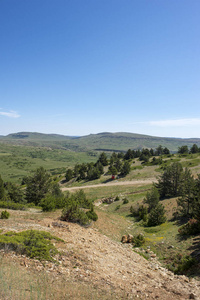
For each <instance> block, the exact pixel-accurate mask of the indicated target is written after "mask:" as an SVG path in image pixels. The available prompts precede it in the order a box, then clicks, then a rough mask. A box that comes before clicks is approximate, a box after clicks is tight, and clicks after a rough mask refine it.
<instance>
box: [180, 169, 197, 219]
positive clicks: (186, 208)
mask: <svg viewBox="0 0 200 300" xmlns="http://www.w3.org/2000/svg"><path fill="white" fill-rule="evenodd" d="M182 180H183V183H182V185H181V190H180V191H181V197H180V198H179V199H178V200H177V204H178V208H179V213H180V214H181V216H187V217H189V216H192V215H193V203H194V193H195V180H194V177H193V176H192V173H191V171H190V170H189V169H187V168H186V169H185V171H184V173H183V175H182Z"/></svg>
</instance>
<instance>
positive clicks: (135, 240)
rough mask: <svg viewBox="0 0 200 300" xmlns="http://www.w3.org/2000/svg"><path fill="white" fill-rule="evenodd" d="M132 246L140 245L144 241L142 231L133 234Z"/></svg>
mask: <svg viewBox="0 0 200 300" xmlns="http://www.w3.org/2000/svg"><path fill="white" fill-rule="evenodd" d="M132 243H133V247H141V246H142V245H143V244H144V243H145V238H144V235H143V234H142V233H139V234H138V235H136V236H134V237H133V239H132Z"/></svg>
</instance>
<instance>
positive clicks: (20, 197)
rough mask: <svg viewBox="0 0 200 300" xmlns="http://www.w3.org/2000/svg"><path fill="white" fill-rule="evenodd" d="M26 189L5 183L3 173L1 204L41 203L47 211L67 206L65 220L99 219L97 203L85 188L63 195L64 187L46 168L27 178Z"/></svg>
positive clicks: (23, 206) (19, 206)
mask: <svg viewBox="0 0 200 300" xmlns="http://www.w3.org/2000/svg"><path fill="white" fill-rule="evenodd" d="M23 184H24V185H25V188H21V187H20V186H17V185H16V184H13V183H10V182H3V180H2V178H1V176H0V207H3V208H12V209H26V208H27V207H29V206H33V205H35V206H40V207H42V210H43V211H53V210H55V209H63V210H62V215H61V219H62V220H65V221H69V222H78V223H80V224H81V225H86V224H89V223H90V222H91V220H93V221H96V220H97V219H98V216H97V214H96V213H95V211H94V204H93V203H92V201H90V200H88V199H87V198H86V195H85V194H84V192H83V191H82V190H80V191H78V192H76V193H73V194H70V193H69V192H68V193H65V194H63V193H62V191H61V189H60V186H59V184H58V183H57V182H55V181H54V180H53V179H52V176H51V174H50V173H48V172H47V171H46V170H45V169H44V168H43V167H40V168H38V169H37V170H36V171H35V172H34V173H33V174H32V175H31V176H27V177H25V178H24V179H23Z"/></svg>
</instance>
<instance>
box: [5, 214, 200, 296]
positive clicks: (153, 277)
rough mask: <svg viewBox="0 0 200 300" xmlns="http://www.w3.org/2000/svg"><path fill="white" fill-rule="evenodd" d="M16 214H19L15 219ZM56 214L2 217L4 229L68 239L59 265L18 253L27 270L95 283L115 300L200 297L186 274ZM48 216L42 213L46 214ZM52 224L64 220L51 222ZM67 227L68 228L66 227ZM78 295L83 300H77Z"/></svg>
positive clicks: (199, 288)
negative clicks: (47, 233) (46, 272)
mask: <svg viewBox="0 0 200 300" xmlns="http://www.w3.org/2000/svg"><path fill="white" fill-rule="evenodd" d="M12 214H13V215H14V216H15V218H13V219H12ZM58 215H59V214H58V213H54V214H52V215H51V214H49V216H50V217H45V218H41V217H39V213H38V212H34V211H31V212H13V213H12V211H11V218H10V219H9V220H0V227H1V228H2V229H3V230H4V231H7V230H16V231H20V230H26V229H31V228H32V229H39V230H46V231H49V232H50V233H52V234H54V235H56V236H58V237H60V238H62V239H64V241H65V242H66V243H65V244H63V243H59V244H58V247H59V250H61V251H63V254H62V255H61V257H60V258H59V262H60V264H59V265H58V266H56V265H55V266H52V263H47V264H46V266H43V265H42V264H41V263H40V262H36V261H34V264H33V263H32V260H31V259H28V258H25V257H19V259H20V260H21V261H23V263H24V268H34V269H35V270H38V273H39V272H40V270H41V268H42V269H44V270H47V271H48V272H49V270H50V271H51V272H52V276H53V274H54V273H55V274H60V276H62V277H63V278H66V280H69V278H70V280H71V281H72V282H73V281H74V282H77V281H82V282H85V283H87V284H88V286H89V285H90V284H92V285H93V286H96V287H97V288H98V289H99V290H104V291H108V292H110V291H112V293H114V294H115V295H116V297H115V299H119V298H120V297H121V299H137V298H138V299H161V300H165V299H167V300H169V299H170V300H171V299H172V300H173V299H174V300H179V299H200V282H198V281H196V280H194V279H191V280H189V279H188V278H187V277H185V276H176V275H174V274H173V273H171V272H169V271H168V270H166V269H164V268H162V267H161V265H160V264H159V263H158V261H157V260H156V259H155V258H154V259H153V258H152V260H151V261H147V260H146V259H144V258H143V257H142V256H140V255H139V254H137V253H135V252H134V251H133V249H132V247H131V246H130V245H129V244H126V245H125V244H124V245H123V244H121V243H120V241H118V242H116V241H113V240H111V239H110V238H108V237H107V236H105V235H103V234H101V233H100V232H99V231H98V230H97V229H96V228H95V227H94V225H92V226H91V227H89V228H84V227H81V226H79V225H77V224H72V223H67V222H61V221H59V220H58ZM43 216H44V214H43ZM53 222H57V223H59V224H63V226H64V227H63V228H62V227H58V226H52V223H53ZM66 225H68V226H66ZM79 299H80V298H79Z"/></svg>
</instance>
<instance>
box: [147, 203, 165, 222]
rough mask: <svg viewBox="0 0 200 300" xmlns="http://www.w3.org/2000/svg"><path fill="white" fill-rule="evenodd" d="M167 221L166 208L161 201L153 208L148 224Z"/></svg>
mask: <svg viewBox="0 0 200 300" xmlns="http://www.w3.org/2000/svg"><path fill="white" fill-rule="evenodd" d="M165 222H166V216H165V208H164V206H163V205H162V204H161V203H158V204H157V206H156V207H155V208H154V209H152V210H151V212H150V214H149V217H148V226H157V225H160V224H162V223H165Z"/></svg>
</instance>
